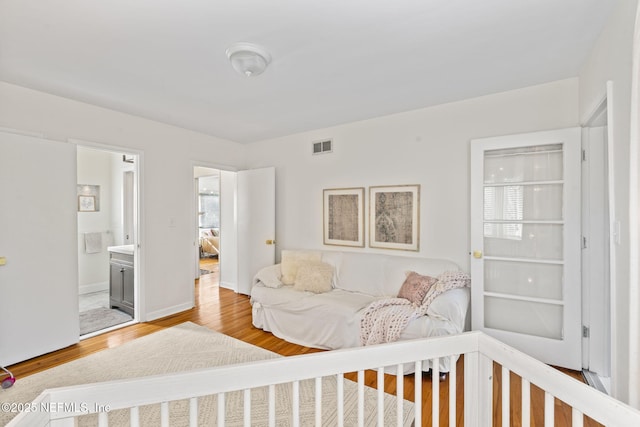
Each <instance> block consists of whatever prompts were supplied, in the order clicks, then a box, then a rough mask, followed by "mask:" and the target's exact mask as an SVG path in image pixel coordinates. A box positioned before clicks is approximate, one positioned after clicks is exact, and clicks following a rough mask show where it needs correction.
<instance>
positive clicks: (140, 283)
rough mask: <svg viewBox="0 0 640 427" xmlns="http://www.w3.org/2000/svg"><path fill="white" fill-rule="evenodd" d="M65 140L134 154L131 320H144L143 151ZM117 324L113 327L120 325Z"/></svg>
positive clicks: (87, 146)
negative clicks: (132, 303)
mask: <svg viewBox="0 0 640 427" xmlns="http://www.w3.org/2000/svg"><path fill="white" fill-rule="evenodd" d="M67 142H69V143H71V144H75V145H76V146H79V147H86V148H92V149H96V150H102V151H109V152H115V153H120V154H121V153H126V154H131V155H133V156H135V163H134V172H135V176H134V192H135V198H136V202H135V203H134V224H133V234H134V241H135V242H136V244H135V245H134V247H133V253H134V256H133V259H134V301H135V307H134V311H133V314H134V316H133V321H135V322H144V321H146V320H147V319H146V312H147V310H146V301H145V298H144V296H145V295H146V294H145V288H146V287H145V261H144V259H145V258H144V227H143V226H142V218H144V212H145V207H144V197H143V194H144V191H143V188H144V151H142V150H136V149H132V148H130V147H124V146H118V145H112V144H103V143H99V142H94V141H87V140H83V139H71V138H70V139H68V140H67ZM120 326H122V325H117V326H115V327H114V328H117V327H120ZM108 330H109V328H107V329H103V330H101V331H97V332H96V333H95V334H87V335H84V336H83V337H82V339H86V338H91V337H92V336H94V335H97V334H98V333H104V332H105V331H108Z"/></svg>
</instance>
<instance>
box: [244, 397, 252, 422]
mask: <svg viewBox="0 0 640 427" xmlns="http://www.w3.org/2000/svg"><path fill="white" fill-rule="evenodd" d="M243 404H244V427H251V389H250V388H247V389H245V390H244V402H243Z"/></svg>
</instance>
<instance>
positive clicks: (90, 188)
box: [77, 184, 100, 212]
mask: <svg viewBox="0 0 640 427" xmlns="http://www.w3.org/2000/svg"><path fill="white" fill-rule="evenodd" d="M77 190H78V212H100V186H99V185H93V184H78V185H77ZM80 197H93V204H92V203H91V201H90V200H89V199H84V198H83V199H80ZM90 206H93V209H89V207H90Z"/></svg>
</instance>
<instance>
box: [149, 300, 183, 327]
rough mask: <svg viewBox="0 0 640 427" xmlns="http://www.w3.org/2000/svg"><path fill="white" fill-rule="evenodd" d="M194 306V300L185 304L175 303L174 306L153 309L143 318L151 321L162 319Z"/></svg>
mask: <svg viewBox="0 0 640 427" xmlns="http://www.w3.org/2000/svg"><path fill="white" fill-rule="evenodd" d="M193 307H194V305H193V302H185V303H184V304H178V305H174V306H172V307H167V308H163V309H162V310H156V311H151V312H149V313H147V315H146V316H144V317H143V318H144V319H145V321H147V322H150V321H152V320H156V319H161V318H163V317H167V316H171V315H172V314H176V313H180V312H182V311H186V310H191V309H192V308H193Z"/></svg>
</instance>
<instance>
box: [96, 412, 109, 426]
mask: <svg viewBox="0 0 640 427" xmlns="http://www.w3.org/2000/svg"><path fill="white" fill-rule="evenodd" d="M108 426H109V414H108V413H107V412H99V413H98V427H108Z"/></svg>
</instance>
